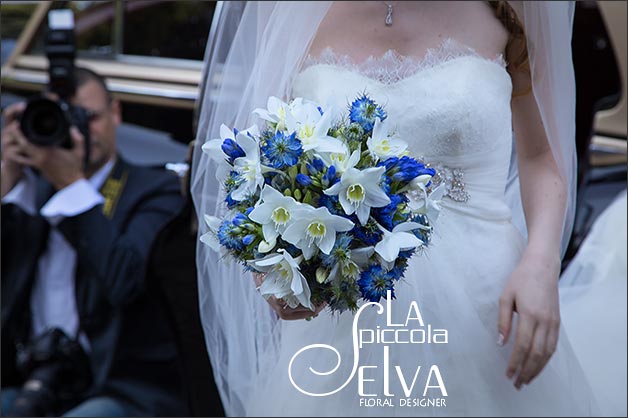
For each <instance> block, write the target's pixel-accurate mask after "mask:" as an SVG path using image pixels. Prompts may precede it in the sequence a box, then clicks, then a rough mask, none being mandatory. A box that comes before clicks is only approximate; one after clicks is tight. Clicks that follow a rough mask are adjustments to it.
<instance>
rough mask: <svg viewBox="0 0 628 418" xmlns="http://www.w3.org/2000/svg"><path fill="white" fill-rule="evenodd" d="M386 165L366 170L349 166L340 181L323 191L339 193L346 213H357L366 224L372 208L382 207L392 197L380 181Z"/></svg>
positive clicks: (328, 193) (363, 223)
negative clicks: (387, 193) (383, 188)
mask: <svg viewBox="0 0 628 418" xmlns="http://www.w3.org/2000/svg"><path fill="white" fill-rule="evenodd" d="M385 170H386V167H383V166H382V167H372V168H367V169H364V170H358V169H356V168H349V169H348V170H347V171H345V172H344V173H343V174H342V176H341V177H340V181H339V182H338V183H336V184H334V185H333V186H331V187H330V188H329V189H327V190H324V191H323V192H324V193H325V194H326V195H328V196H333V195H338V200H339V201H340V204H341V205H342V208H343V209H344V211H345V213H346V214H347V215H351V214H353V213H356V214H357V216H358V219H359V220H360V223H361V224H362V225H366V223H367V222H368V219H369V216H370V213H371V208H381V207H383V206H386V205H388V204H389V203H390V198H389V197H388V196H387V195H386V193H385V192H384V191H383V190H382V188H381V187H380V185H379V183H380V181H381V178H382V174H384V171H385Z"/></svg>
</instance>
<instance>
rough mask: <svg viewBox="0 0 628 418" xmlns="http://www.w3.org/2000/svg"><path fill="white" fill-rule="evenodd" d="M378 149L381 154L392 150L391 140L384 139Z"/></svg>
mask: <svg viewBox="0 0 628 418" xmlns="http://www.w3.org/2000/svg"><path fill="white" fill-rule="evenodd" d="M377 151H378V152H379V153H380V154H388V153H389V152H390V142H389V141H388V140H387V139H384V140H383V141H382V142H380V143H379V145H378V146H377Z"/></svg>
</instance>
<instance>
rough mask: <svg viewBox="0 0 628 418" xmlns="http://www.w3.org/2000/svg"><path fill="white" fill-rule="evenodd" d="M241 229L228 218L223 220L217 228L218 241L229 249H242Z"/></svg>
mask: <svg viewBox="0 0 628 418" xmlns="http://www.w3.org/2000/svg"><path fill="white" fill-rule="evenodd" d="M240 233H241V230H240V229H239V228H238V227H237V226H236V225H235V224H234V223H233V222H232V221H230V220H225V221H223V222H222V223H221V224H220V227H219V228H218V233H217V236H218V241H219V242H220V244H221V245H223V246H224V247H226V248H227V249H229V250H242V249H244V245H243V244H242V240H241V239H240Z"/></svg>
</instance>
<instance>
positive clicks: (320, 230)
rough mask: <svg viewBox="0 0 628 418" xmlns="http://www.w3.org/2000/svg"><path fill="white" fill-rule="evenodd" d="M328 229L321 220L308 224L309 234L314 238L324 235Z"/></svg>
mask: <svg viewBox="0 0 628 418" xmlns="http://www.w3.org/2000/svg"><path fill="white" fill-rule="evenodd" d="M326 231H327V228H325V224H323V223H321V222H317V221H314V222H312V223H311V224H309V225H308V226H307V234H308V235H309V237H310V238H312V239H317V238H322V237H324V236H325V232H326Z"/></svg>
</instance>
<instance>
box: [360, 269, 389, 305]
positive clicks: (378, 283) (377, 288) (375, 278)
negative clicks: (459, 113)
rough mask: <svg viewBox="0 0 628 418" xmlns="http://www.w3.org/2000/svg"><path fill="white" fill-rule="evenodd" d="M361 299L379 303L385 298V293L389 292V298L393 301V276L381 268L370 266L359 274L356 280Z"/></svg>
mask: <svg viewBox="0 0 628 418" xmlns="http://www.w3.org/2000/svg"><path fill="white" fill-rule="evenodd" d="M357 283H358V286H360V293H362V298H364V299H365V300H368V301H371V302H379V301H380V299H381V298H385V297H386V291H387V290H390V291H391V297H392V298H393V299H395V291H394V288H393V276H392V275H391V274H389V273H388V272H387V271H385V270H384V269H383V268H382V267H381V266H371V267H369V268H368V269H367V270H365V271H363V272H362V273H361V274H360V280H358V282H357Z"/></svg>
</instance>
